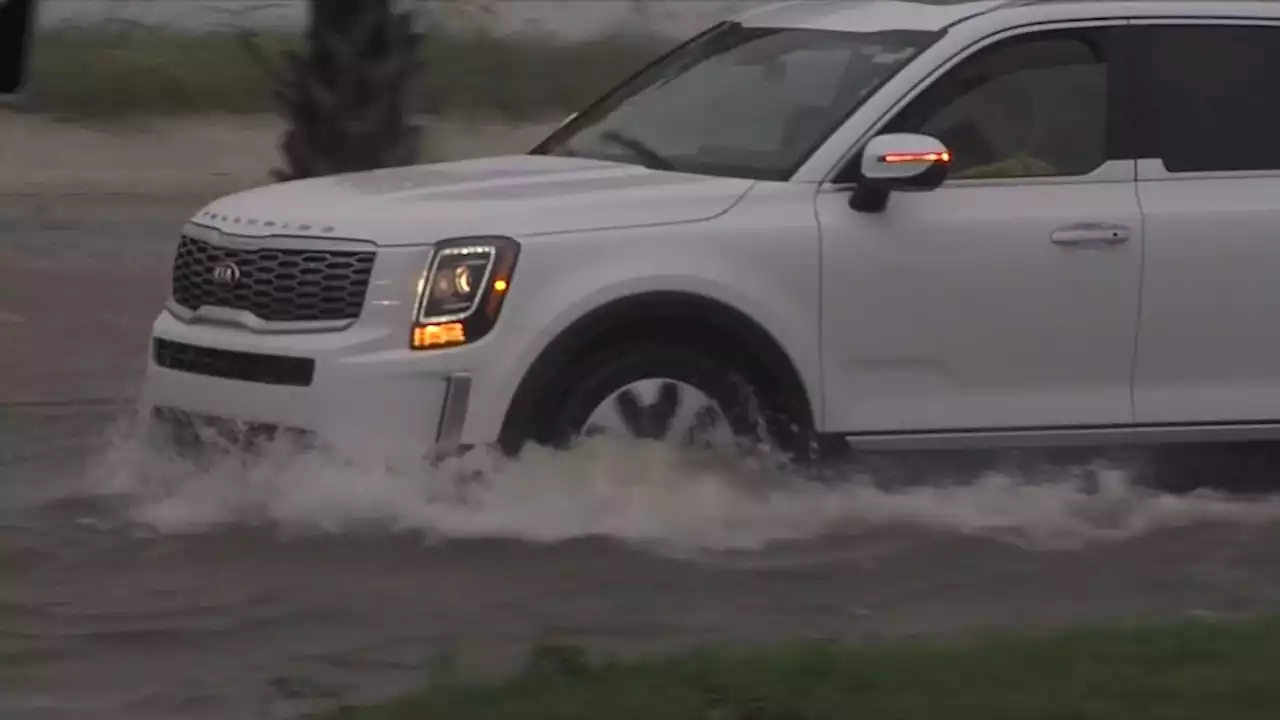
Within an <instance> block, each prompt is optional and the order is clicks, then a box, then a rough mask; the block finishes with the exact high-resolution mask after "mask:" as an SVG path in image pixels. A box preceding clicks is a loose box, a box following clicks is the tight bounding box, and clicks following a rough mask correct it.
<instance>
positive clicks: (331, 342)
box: [142, 311, 472, 458]
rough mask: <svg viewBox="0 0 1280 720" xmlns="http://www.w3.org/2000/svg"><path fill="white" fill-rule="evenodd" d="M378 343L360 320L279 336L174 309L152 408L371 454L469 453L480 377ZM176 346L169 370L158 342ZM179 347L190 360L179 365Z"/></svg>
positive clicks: (157, 334)
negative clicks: (194, 318) (330, 329)
mask: <svg viewBox="0 0 1280 720" xmlns="http://www.w3.org/2000/svg"><path fill="white" fill-rule="evenodd" d="M373 332H376V331H373ZM377 339H378V338H377V337H371V336H369V335H367V334H366V332H365V331H362V330H361V326H360V325H359V324H357V325H356V326H354V327H352V328H350V329H348V330H346V331H344V332H339V333H319V334H291V335H290V334H275V335H271V334H258V333H252V332H246V331H245V330H244V329H242V328H235V327H228V326H220V325H213V324H187V323H184V322H182V321H180V320H178V319H177V318H175V317H174V316H173V315H172V314H170V313H169V312H168V311H165V312H163V313H161V315H160V316H159V317H158V318H157V319H156V321H155V324H154V326H153V330H152V342H153V345H152V348H151V351H150V352H149V356H148V363H147V372H146V382H145V384H144V389H143V394H142V401H143V405H144V407H147V408H150V409H152V410H153V412H154V411H159V412H160V413H161V415H162V416H164V415H167V416H168V417H169V418H173V417H179V418H188V419H189V418H196V419H199V418H200V417H202V416H203V417H205V418H213V419H228V420H234V421H237V423H239V424H240V425H242V426H244V427H248V428H254V427H266V428H282V429H289V430H296V431H303V432H304V433H305V434H308V435H311V436H313V437H314V439H315V440H317V441H319V442H320V443H321V444H323V445H326V446H330V447H334V448H337V449H339V450H341V451H344V452H350V453H355V454H361V455H363V454H366V453H375V454H376V456H378V457H389V456H395V457H397V458H410V457H417V458H421V457H423V456H427V457H431V456H440V455H447V454H450V453H452V452H455V451H457V450H459V449H460V448H459V442H460V439H461V437H462V431H463V426H464V425H465V422H466V417H467V409H468V404H469V402H470V395H471V387H472V377H471V375H470V374H469V373H465V372H458V371H456V370H451V369H447V368H432V367H431V366H430V363H425V362H424V358H423V356H422V354H420V353H415V352H413V351H411V350H408V349H407V348H405V349H400V348H395V349H387V347H386V344H385V343H382V342H377ZM166 342H167V343H170V344H174V343H176V344H179V345H170V346H169V348H168V349H167V350H168V352H169V353H170V355H169V357H167V359H166V360H165V361H164V363H163V364H162V363H161V362H158V361H157V351H156V344H157V343H166ZM173 347H178V348H181V349H182V350H183V351H184V353H185V354H183V353H180V354H179V356H178V357H177V359H176V360H175V357H174V355H173V351H172V348H173ZM166 365H167V367H166ZM299 367H300V368H301V370H305V371H306V372H302V371H301V370H299ZM295 370H296V371H297V372H295Z"/></svg>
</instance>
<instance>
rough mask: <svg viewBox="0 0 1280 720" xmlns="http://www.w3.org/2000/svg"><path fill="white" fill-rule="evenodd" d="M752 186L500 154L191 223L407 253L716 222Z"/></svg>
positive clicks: (251, 195)
mask: <svg viewBox="0 0 1280 720" xmlns="http://www.w3.org/2000/svg"><path fill="white" fill-rule="evenodd" d="M752 182H753V181H751V180H743V179H738V178H720V177H709V176H705V175H689V174H684V173H675V172H663V171H655V170H649V169H647V168H643V167H639V166H635V165H625V164H620V163H610V162H603V161H599V160H590V159H585V158H566V157H552V156H545V155H508V156H499V157H489V158H481V159H475V160H462V161H457V162H448V163H439V164H433V165H417V166H410V167H402V168H392V169H387V170H375V171H370V172H362V173H352V174H346V175H335V176H330V177H324V178H312V179H307V180H297V181H292V182H285V183H278V184H275V185H267V186H264V187H261V188H257V189H254V190H248V191H245V192H241V193H237V194H234V195H229V196H227V197H224V198H221V199H219V200H216V201H214V202H213V203H211V204H210V205H208V206H207V207H205V208H204V209H202V210H201V211H200V212H198V213H197V214H196V216H195V217H194V218H192V222H194V223H196V224H199V225H204V226H208V227H212V228H215V229H218V230H221V231H223V232H226V233H228V234H235V235H242V236H256V237H267V236H271V235H278V236H294V237H296V236H307V237H332V238H335V239H338V238H341V239H350V240H367V241H371V242H375V243H377V244H379V245H413V244H422V243H431V242H436V241H439V240H442V239H445V238H449V237H459V236H466V235H508V236H512V237H530V236H535V235H544V234H550V233H564V232H581V231H589V230H604V229H609V228H621V227H635V226H640V225H662V224H670V223H683V222H695V221H698V220H705V219H708V218H712V217H715V216H716V215H719V214H721V213H723V212H725V211H726V210H728V209H729V208H730V207H732V206H733V204H734V203H735V202H736V201H737V200H738V199H739V198H741V197H742V196H743V194H745V193H746V191H747V190H748V189H750V187H751V185H752Z"/></svg>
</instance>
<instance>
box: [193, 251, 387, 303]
mask: <svg viewBox="0 0 1280 720" xmlns="http://www.w3.org/2000/svg"><path fill="white" fill-rule="evenodd" d="M373 260H374V253H373V252H370V251H352V250H344V251H335V250H282V249H274V248H255V249H242V248H229V247H221V246H218V245H212V244H210V243H207V242H204V241H202V240H196V239H195V238H191V237H183V238H182V242H181V243H179V245H178V253H177V256H176V257H175V258H174V261H173V299H174V301H175V302H176V303H178V304H179V305H181V306H182V307H185V308H187V309H188V310H192V311H194V310H199V309H200V308H202V307H205V306H212V307H222V308H230V309H233V310H247V311H249V312H251V313H253V314H254V315H256V316H257V317H259V318H260V319H262V320H266V321H270V322H306V321H325V320H329V321H335V320H354V319H356V318H358V317H360V310H361V308H362V307H363V306H364V300H365V295H366V293H367V292H368V290H369V277H370V276H371V275H372V273H373Z"/></svg>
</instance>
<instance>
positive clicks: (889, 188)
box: [849, 133, 951, 212]
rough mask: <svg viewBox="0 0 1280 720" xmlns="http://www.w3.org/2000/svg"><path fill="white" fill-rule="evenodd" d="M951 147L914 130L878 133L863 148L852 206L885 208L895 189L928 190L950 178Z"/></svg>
mask: <svg viewBox="0 0 1280 720" xmlns="http://www.w3.org/2000/svg"><path fill="white" fill-rule="evenodd" d="M950 166H951V151H950V150H948V149H947V146H946V145H943V144H942V141H940V140H938V139H937V138H933V137H930V136H928V135H917V134H913V133H891V134H887V135H877V136H876V137H874V138H872V139H871V141H870V142H868V143H867V146H866V147H865V148H863V150H862V160H861V167H860V172H859V178H858V181H857V182H858V188H857V190H855V191H854V193H853V195H852V196H851V197H850V198H849V206H850V207H852V208H853V209H855V210H858V211H859V212H882V211H883V210H884V208H885V205H886V204H887V203H888V201H889V193H891V192H895V191H896V192H928V191H930V190H936V189H937V188H938V186H940V185H942V183H943V182H945V181H946V179H947V171H948V170H949V169H950Z"/></svg>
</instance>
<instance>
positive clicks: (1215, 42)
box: [1134, 20, 1280, 424]
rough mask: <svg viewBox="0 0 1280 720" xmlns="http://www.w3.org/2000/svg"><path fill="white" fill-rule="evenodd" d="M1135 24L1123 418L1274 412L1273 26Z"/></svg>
mask: <svg viewBox="0 0 1280 720" xmlns="http://www.w3.org/2000/svg"><path fill="white" fill-rule="evenodd" d="M1138 23H1139V25H1137V26H1135V29H1136V30H1137V31H1138V35H1137V38H1138V39H1137V44H1136V45H1135V50H1136V59H1137V60H1138V61H1139V63H1138V70H1137V71H1138V72H1139V74H1140V76H1139V82H1138V83H1137V87H1138V88H1140V90H1141V95H1140V98H1139V100H1140V103H1141V107H1142V108H1143V113H1142V123H1143V125H1144V126H1145V132H1143V133H1141V137H1142V138H1144V139H1145V143H1144V144H1143V146H1142V147H1141V149H1140V152H1139V157H1140V159H1139V161H1138V197H1139V202H1140V203H1141V206H1142V211H1143V216H1144V224H1145V228H1146V230H1145V232H1146V257H1145V262H1144V273H1143V288H1142V315H1141V324H1140V331H1139V340H1138V346H1137V362H1136V368H1135V374H1134V407H1135V415H1136V420H1137V422H1138V423H1141V424H1177V423H1191V424H1200V423H1220V422H1232V421H1268V420H1280V93H1277V92H1276V84H1275V78H1276V77H1277V74H1278V73H1280V25H1276V24H1268V23H1263V22H1250V21H1239V20H1234V21H1226V20H1224V21H1209V22H1206V21H1204V20H1197V21H1194V22H1191V21H1183V22H1174V21H1149V20H1141V21H1138Z"/></svg>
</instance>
